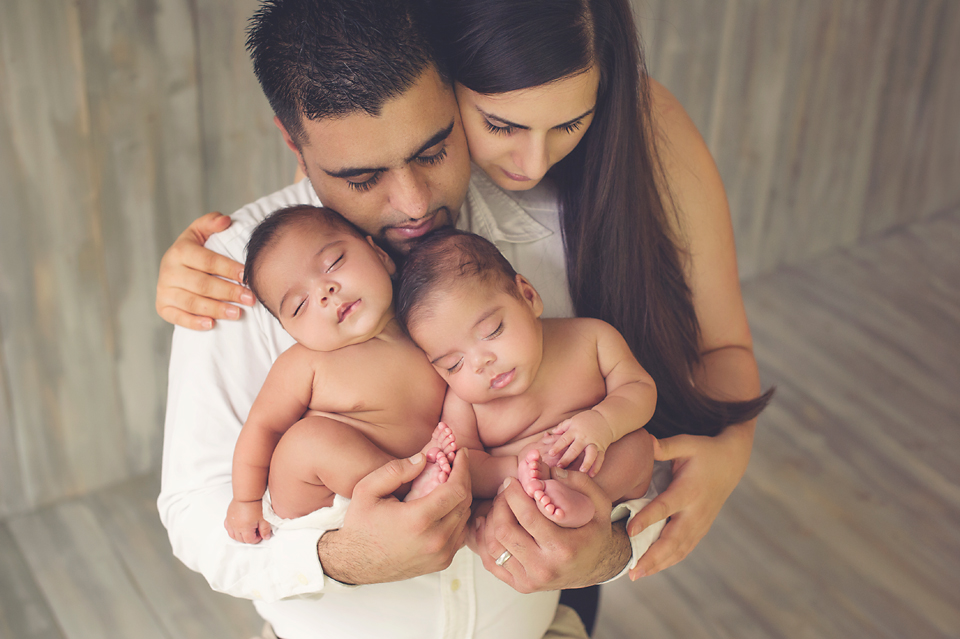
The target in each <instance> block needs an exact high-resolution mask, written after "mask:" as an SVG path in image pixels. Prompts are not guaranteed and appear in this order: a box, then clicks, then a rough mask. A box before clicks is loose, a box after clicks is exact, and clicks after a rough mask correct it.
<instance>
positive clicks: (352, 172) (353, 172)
mask: <svg viewBox="0 0 960 639" xmlns="http://www.w3.org/2000/svg"><path fill="white" fill-rule="evenodd" d="M453 124H454V123H453V120H451V121H450V124H448V125H447V126H446V127H445V128H444V129H443V130H441V131H438V132H437V133H435V134H434V135H433V136H432V137H431V138H430V139H429V140H427V141H426V142H424V143H423V145H422V146H421V147H420V148H419V149H417V150H416V151H415V152H414V153H413V154H412V155H410V156H409V157H407V158H405V160H406V162H413V161H414V160H415V159H417V158H418V157H419V156H421V155H423V152H424V151H426V150H427V149H429V148H430V147H432V146H436V145H437V144H439V143H440V142H443V141H444V140H446V139H447V138H448V137H450V134H451V133H453ZM386 170H387V167H385V166H378V167H366V168H362V167H361V168H355V169H353V168H348V169H339V170H337V171H328V170H326V169H323V172H324V173H326V174H327V175H329V176H330V177H334V178H352V177H357V176H360V175H368V174H370V173H379V172H382V171H386Z"/></svg>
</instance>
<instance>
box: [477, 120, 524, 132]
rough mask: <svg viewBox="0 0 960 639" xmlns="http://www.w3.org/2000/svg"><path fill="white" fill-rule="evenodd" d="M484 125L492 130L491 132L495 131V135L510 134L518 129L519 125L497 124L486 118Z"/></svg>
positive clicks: (488, 129)
mask: <svg viewBox="0 0 960 639" xmlns="http://www.w3.org/2000/svg"><path fill="white" fill-rule="evenodd" d="M483 125H484V126H485V127H486V128H487V131H490V133H493V134H494V135H510V134H511V133H513V132H514V131H516V130H517V127H515V126H510V125H507V126H497V125H496V124H494V123H493V122H491V121H490V120H488V119H486V118H483Z"/></svg>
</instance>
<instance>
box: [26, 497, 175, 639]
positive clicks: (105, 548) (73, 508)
mask: <svg viewBox="0 0 960 639" xmlns="http://www.w3.org/2000/svg"><path fill="white" fill-rule="evenodd" d="M8 525H9V527H10V530H11V532H12V533H13V537H14V539H15V540H16V544H17V546H18V548H19V549H20V551H21V552H22V553H23V556H24V557H25V559H26V561H27V564H28V565H29V566H30V570H31V572H32V573H33V575H34V577H35V578H36V580H37V583H38V584H39V586H40V589H41V591H42V592H43V594H44V596H45V597H46V598H47V600H48V601H49V603H50V608H51V609H52V610H53V614H54V616H55V617H56V619H57V622H58V623H59V625H60V627H61V628H62V629H63V633H64V635H65V636H66V637H67V638H68V639H111V638H114V637H115V638H116V639H127V638H129V637H142V638H143V639H172V635H168V634H166V633H165V632H164V631H163V630H162V624H161V623H159V621H158V619H157V617H156V616H155V614H154V613H153V612H152V611H151V610H150V608H149V606H148V605H147V603H146V602H145V600H144V595H143V592H142V591H141V590H140V589H139V588H138V587H137V584H136V582H135V581H134V580H132V579H131V575H130V574H129V573H128V572H127V568H126V566H124V565H123V562H122V561H121V559H120V557H119V556H118V555H117V553H116V552H115V550H114V548H113V546H112V545H111V543H110V540H109V538H108V537H107V535H106V534H105V532H104V530H103V528H102V526H101V525H100V522H99V521H98V520H97V518H96V516H95V515H94V513H93V512H92V511H91V509H90V508H89V507H87V506H86V505H85V504H83V503H82V502H79V501H68V502H64V503H61V504H58V505H56V506H52V507H48V508H45V509H42V510H40V511H37V512H35V513H31V514H28V515H23V516H19V517H15V518H12V519H10V520H9V522H8Z"/></svg>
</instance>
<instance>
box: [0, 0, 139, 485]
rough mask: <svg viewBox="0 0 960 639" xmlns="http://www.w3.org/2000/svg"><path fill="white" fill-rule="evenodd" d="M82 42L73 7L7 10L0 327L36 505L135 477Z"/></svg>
mask: <svg viewBox="0 0 960 639" xmlns="http://www.w3.org/2000/svg"><path fill="white" fill-rule="evenodd" d="M40 34H43V35H42V37H39V35H40ZM82 39H83V35H82V33H81V30H80V23H79V17H78V13H77V7H76V5H75V4H74V3H72V2H67V1H65V0H64V1H61V0H42V1H38V2H30V3H7V6H6V8H5V10H4V19H3V20H2V21H0V67H2V68H3V78H4V85H5V86H4V88H3V91H0V101H2V103H3V107H2V112H3V114H4V118H5V119H6V120H7V125H6V128H7V135H9V139H10V141H11V146H10V148H8V149H4V151H3V153H5V154H11V156H12V159H10V160H6V161H5V164H8V165H9V164H14V165H16V171H15V174H14V175H15V176H16V178H17V181H18V188H17V189H16V190H15V191H14V192H13V196H14V197H17V198H18V199H17V200H15V201H13V202H12V203H9V206H8V205H7V204H8V203H6V202H5V208H4V220H3V225H4V236H5V238H6V239H5V240H4V243H5V245H6V246H5V248H7V247H10V248H12V249H13V250H4V251H3V252H2V253H3V254H2V255H0V270H2V272H3V273H4V277H5V278H9V281H10V282H11V284H10V285H9V286H5V287H4V292H5V295H6V294H9V295H10V297H9V298H6V297H5V299H4V300H3V311H2V317H0V325H2V326H3V345H2V346H3V350H4V363H5V366H6V370H7V376H8V377H7V380H8V384H9V387H10V397H11V399H12V402H13V410H12V414H13V420H14V429H15V430H16V435H17V442H18V446H19V448H20V451H21V457H20V461H21V469H22V472H23V474H24V480H23V489H24V491H25V493H26V497H27V499H26V501H27V503H31V504H36V503H43V502H45V501H48V500H51V499H53V498H55V497H58V496H62V495H64V494H71V493H78V492H82V491H85V490H88V489H90V488H91V487H96V486H102V485H104V484H106V483H108V482H110V481H115V480H117V479H121V478H124V477H126V476H128V472H127V464H126V454H125V450H124V444H123V441H124V428H123V421H122V418H121V413H120V411H119V398H118V391H117V384H116V379H117V378H116V375H117V370H116V367H115V366H114V363H113V359H112V355H113V353H114V351H115V347H116V344H115V339H114V338H115V336H114V334H113V330H112V322H111V319H110V313H109V310H108V304H107V294H106V273H105V264H104V242H103V235H102V232H101V220H100V218H99V205H100V202H99V196H98V193H97V192H96V190H95V189H94V188H93V183H94V176H95V172H96V170H97V168H96V163H95V161H94V158H93V156H92V154H91V140H90V136H91V122H90V112H89V103H88V102H87V99H86V93H85V85H84V76H83V73H82V58H81V47H82ZM40 78H43V79H44V81H39V79H40Z"/></svg>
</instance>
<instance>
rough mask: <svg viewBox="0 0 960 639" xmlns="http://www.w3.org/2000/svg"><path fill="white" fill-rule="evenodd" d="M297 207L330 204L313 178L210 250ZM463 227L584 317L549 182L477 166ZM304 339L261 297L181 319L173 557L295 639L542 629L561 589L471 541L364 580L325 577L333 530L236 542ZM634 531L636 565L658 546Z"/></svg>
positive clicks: (170, 429) (166, 497)
mask: <svg viewBox="0 0 960 639" xmlns="http://www.w3.org/2000/svg"><path fill="white" fill-rule="evenodd" d="M294 204H313V205H316V206H319V205H320V201H319V199H318V197H317V195H316V193H315V192H314V191H313V188H312V187H311V186H310V183H309V181H308V180H302V181H300V182H298V183H297V184H294V185H291V186H289V187H287V188H285V189H282V190H280V191H277V192H276V193H273V194H271V195H268V196H266V197H264V198H261V199H259V200H257V201H256V202H254V203H252V204H249V205H247V206H245V207H243V208H242V209H240V210H239V211H237V212H236V213H234V214H233V216H232V218H233V223H232V225H231V226H230V228H228V229H227V230H226V231H224V232H222V233H218V234H216V235H214V236H213V237H211V238H210V241H208V242H207V247H208V248H210V249H212V250H214V251H216V252H218V253H222V254H224V255H227V256H229V257H231V258H233V259H234V260H237V261H238V262H241V263H242V262H243V261H244V258H245V252H246V243H247V241H248V239H249V237H250V234H251V233H252V231H253V229H254V227H255V226H256V225H257V224H259V223H260V221H262V220H263V218H264V217H266V216H267V215H268V214H269V213H271V212H272V211H275V210H277V209H279V208H283V207H285V206H290V205H294ZM457 226H458V227H460V228H462V229H465V230H469V231H473V232H476V233H479V234H480V235H483V236H484V237H486V238H488V239H490V240H491V241H493V242H494V243H495V244H496V245H497V247H498V248H499V249H500V250H501V251H502V252H503V254H504V255H505V256H506V257H507V259H508V260H509V261H510V262H511V264H513V266H514V268H515V269H516V270H517V272H518V273H521V274H523V275H524V276H525V277H527V279H529V280H530V281H531V283H532V284H533V285H534V287H535V288H536V289H537V291H538V292H539V293H540V295H541V297H542V298H543V300H544V306H545V312H544V316H546V317H567V316H571V315H572V314H573V306H572V303H571V301H570V296H569V293H568V291H567V279H566V269H565V266H564V254H563V241H562V236H561V233H560V226H559V217H558V212H557V201H556V197H555V196H554V194H553V193H552V192H551V190H550V188H549V187H548V186H546V185H544V184H541V185H538V187H536V188H535V189H533V190H531V191H526V192H523V193H522V194H513V193H510V194H507V193H505V192H504V191H501V190H500V189H499V188H498V187H497V186H496V185H494V184H493V183H492V182H490V180H489V179H488V178H487V177H486V175H485V174H484V173H483V172H482V171H481V170H480V169H478V168H476V167H473V174H472V176H471V181H470V186H469V189H468V192H467V199H466V203H465V204H464V206H463V209H462V211H461V214H460V216H459V218H458V222H457ZM293 343H294V340H293V338H291V337H290V336H289V335H288V334H287V333H286V331H284V330H283V328H282V327H281V326H280V324H279V322H277V320H276V319H274V318H273V316H271V315H270V314H269V313H268V312H267V311H266V310H265V309H264V308H263V307H262V306H261V305H259V304H258V305H256V306H255V307H252V308H248V309H246V310H245V312H244V313H243V317H242V319H241V320H239V321H221V322H218V323H217V326H216V328H214V329H213V330H212V331H208V332H197V331H191V330H188V329H183V328H179V327H178V328H176V329H175V331H174V336H173V347H172V351H171V356H170V373H169V375H170V377H169V389H168V397H167V414H166V423H165V433H164V447H163V468H162V485H161V492H160V497H159V499H158V507H159V511H160V517H161V520H162V521H163V524H164V526H166V528H167V531H168V533H169V536H170V541H171V544H172V546H173V552H174V554H175V555H176V556H177V557H178V558H179V559H180V560H181V561H183V562H184V564H186V565H187V566H188V567H189V568H191V569H193V570H196V571H198V572H200V573H201V574H203V575H204V577H206V579H207V581H208V582H209V583H210V586H211V587H212V588H213V589H214V590H217V591H220V592H225V593H227V594H230V595H234V596H236V597H243V598H247V599H252V600H254V603H255V605H256V607H257V610H258V612H259V613H260V614H261V615H262V616H263V617H264V618H265V619H267V620H268V621H270V622H271V624H272V625H273V626H274V630H275V631H276V633H277V635H278V636H280V637H284V639H308V638H316V637H327V636H329V637H347V636H349V637H408V636H409V637H417V638H430V639H433V638H437V639H453V638H457V639H461V638H463V639H466V638H468V637H477V638H481V639H487V638H490V639H493V638H496V639H500V638H502V637H517V638H523V637H530V638H539V637H542V636H543V634H544V632H545V631H546V629H547V627H548V626H549V624H550V622H551V621H552V619H553V616H554V611H555V609H556V605H557V600H558V593H536V594H532V595H522V594H519V593H517V592H516V591H514V590H513V589H512V588H510V587H509V586H507V585H506V584H504V583H502V582H500V581H499V580H498V579H496V578H495V577H493V576H492V575H490V573H488V572H487V571H486V570H485V569H484V568H483V565H482V563H481V561H480V560H479V558H477V557H476V556H475V555H474V554H473V553H472V552H471V551H470V550H469V549H467V548H463V549H461V550H460V552H459V553H458V554H457V555H456V557H455V558H454V561H453V563H452V564H451V566H450V567H449V568H447V569H446V570H444V571H442V572H439V573H435V574H432V575H424V576H421V577H416V578H414V579H410V580H407V581H403V582H395V583H388V584H376V585H370V586H356V587H354V586H345V585H343V584H340V583H338V582H336V581H335V580H333V579H330V578H328V577H326V576H325V575H324V574H323V570H322V567H321V565H320V562H319V560H318V558H317V541H318V540H319V538H320V537H321V536H322V535H323V533H324V532H326V531H325V530H318V529H299V530H286V529H284V530H278V531H276V533H275V534H274V537H273V538H272V539H270V540H268V541H266V542H261V543H259V544H255V545H251V544H243V543H240V542H235V541H233V540H232V539H230V537H229V536H228V535H227V533H226V530H225V529H224V526H223V521H224V517H225V515H226V510H227V506H228V505H229V503H230V500H231V497H232V489H231V483H230V480H231V470H232V460H233V449H234V444H235V443H236V439H237V437H238V435H239V433H240V429H241V427H242V426H243V422H244V421H245V420H246V417H247V415H248V413H249V411H250V407H251V405H252V404H253V401H254V399H255V398H256V396H257V393H258V392H259V390H260V387H261V386H262V384H263V381H264V379H265V378H266V376H267V373H268V371H269V370H270V367H271V365H272V364H273V362H274V361H275V360H276V359H277V357H278V356H279V355H280V354H281V353H282V352H283V351H285V350H286V349H287V348H289V347H290V346H291V345H292V344H293ZM658 483H659V481H658ZM661 488H662V485H661ZM626 508H627V509H628V510H629V511H630V514H633V513H635V512H636V510H637V509H638V507H637V505H630V506H627V507H626ZM654 538H655V537H654ZM632 541H634V548H635V549H634V554H635V558H634V560H633V561H631V565H633V564H634V563H635V561H636V558H637V557H639V555H640V554H642V551H643V550H645V548H646V547H647V546H648V545H649V543H650V541H648V540H644V541H640V543H637V542H638V540H632Z"/></svg>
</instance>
